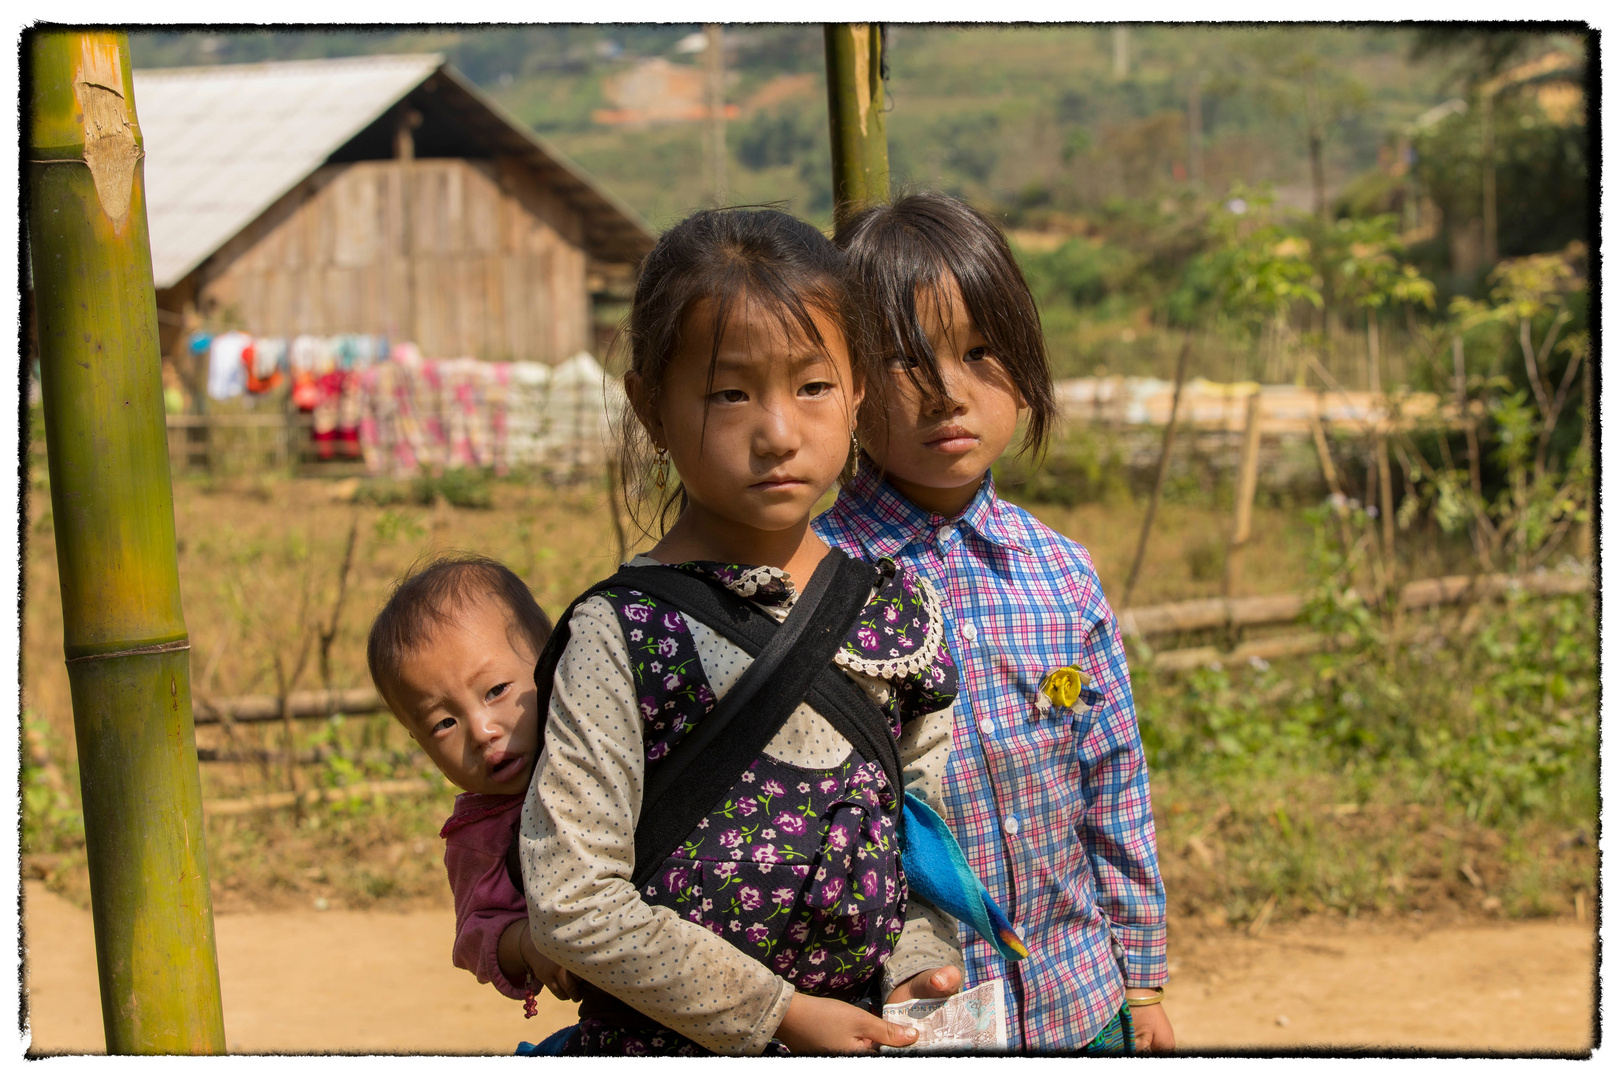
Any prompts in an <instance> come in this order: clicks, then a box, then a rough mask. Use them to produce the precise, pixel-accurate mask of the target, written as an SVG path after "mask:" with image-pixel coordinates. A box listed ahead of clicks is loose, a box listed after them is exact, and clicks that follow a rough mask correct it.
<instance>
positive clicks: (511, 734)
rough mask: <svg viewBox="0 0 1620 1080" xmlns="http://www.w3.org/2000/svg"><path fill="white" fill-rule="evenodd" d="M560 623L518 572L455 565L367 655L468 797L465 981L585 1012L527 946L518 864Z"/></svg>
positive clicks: (460, 864) (426, 584) (457, 852)
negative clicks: (538, 668) (545, 666)
mask: <svg viewBox="0 0 1620 1080" xmlns="http://www.w3.org/2000/svg"><path fill="white" fill-rule="evenodd" d="M550 635H551V620H550V619H548V618H546V614H545V612H543V611H541V610H540V606H539V605H538V604H536V603H535V601H534V596H533V595H532V594H531V593H530V592H529V588H528V586H527V585H525V584H523V582H522V580H521V579H519V578H518V576H517V575H516V574H514V573H512V571H510V570H508V569H507V568H506V567H505V566H502V565H501V564H500V563H498V562H496V561H495V560H493V559H489V558H485V557H483V556H478V555H454V556H448V557H445V558H441V559H438V560H435V561H434V562H432V563H430V564H428V565H427V566H426V567H424V568H422V569H420V570H416V571H413V572H412V573H411V574H410V575H408V576H407V577H406V578H405V580H404V581H402V582H401V583H400V584H399V586H398V587H397V588H396V589H395V590H394V594H393V595H392V596H391V597H389V599H388V602H387V603H386V604H385V605H384V606H383V609H382V611H381V612H379V613H378V615H377V619H376V622H375V623H373V624H372V627H371V635H370V638H369V640H368V641H367V643H366V662H367V664H368V666H369V667H370V669H371V679H372V682H374V683H375V684H376V686H377V692H378V693H379V694H381V695H382V698H383V700H384V701H385V702H386V703H387V704H388V707H389V709H390V710H392V711H393V714H394V715H395V716H396V717H397V718H398V719H399V721H400V723H401V724H403V725H404V726H405V730H406V731H408V732H410V735H411V738H413V739H415V740H416V742H417V744H418V745H419V746H421V747H422V749H423V750H424V751H425V752H426V753H427V755H428V757H429V758H430V759H431V760H432V761H433V764H434V765H436V766H438V769H439V771H440V772H442V773H443V774H444V776H445V778H446V779H447V780H449V781H450V782H451V783H452V784H455V785H456V786H457V787H459V788H461V789H462V791H463V794H461V795H458V796H456V803H455V810H454V812H453V813H452V814H451V815H450V819H449V820H448V821H446V822H445V823H444V828H443V829H442V830H440V833H439V835H440V836H442V837H443V838H444V840H445V850H444V865H445V869H446V870H447V871H448V872H449V875H450V890H451V892H452V893H453V894H454V897H455V906H456V942H455V947H454V950H453V952H452V959H453V961H454V963H455V965H456V966H457V967H459V968H465V969H466V970H468V971H471V972H472V973H473V974H474V975H476V976H478V980H479V981H480V982H487V983H491V984H493V985H494V986H495V988H496V989H497V990H499V991H500V992H501V993H502V994H504V995H506V996H507V997H510V998H514V999H516V1000H520V1001H527V1003H528V1006H529V1014H530V1015H533V1007H534V1003H533V996H532V995H533V989H534V987H535V986H536V985H537V984H538V985H544V986H545V987H547V988H549V989H550V990H551V991H552V993H554V994H556V995H557V996H558V997H559V998H577V996H578V993H579V991H578V985H577V982H576V980H574V978H573V977H572V976H571V975H570V974H569V973H568V972H566V971H564V970H562V969H561V968H560V967H558V966H557V965H556V964H555V963H553V962H551V961H550V960H548V959H546V957H545V956H544V955H542V954H541V953H540V952H539V951H538V950H536V949H535V947H534V943H533V941H532V939H531V938H530V935H529V934H528V933H527V927H528V905H527V903H526V901H525V900H524V897H523V889H522V883H521V881H513V879H512V875H511V874H510V873H509V871H508V870H507V866H506V854H507V851H508V849H510V848H511V846H512V839H513V837H514V836H515V835H516V833H517V827H518V817H519V815H520V814H521V813H522V810H523V798H524V795H525V793H526V792H527V791H528V788H529V778H530V776H531V775H532V774H533V772H534V763H535V759H536V757H537V756H538V754H539V751H540V742H541V728H540V723H541V717H542V715H543V712H542V708H541V705H540V703H539V702H538V701H537V700H536V693H535V681H534V666H535V661H536V659H537V658H538V657H539V655H540V650H541V649H542V648H543V647H544V646H545V643H546V638H548V637H549V636H550Z"/></svg>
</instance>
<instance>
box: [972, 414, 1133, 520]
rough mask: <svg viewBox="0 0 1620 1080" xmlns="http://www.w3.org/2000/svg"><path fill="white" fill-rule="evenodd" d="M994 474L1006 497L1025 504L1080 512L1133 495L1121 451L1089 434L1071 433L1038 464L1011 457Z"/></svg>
mask: <svg viewBox="0 0 1620 1080" xmlns="http://www.w3.org/2000/svg"><path fill="white" fill-rule="evenodd" d="M994 472H995V480H996V486H997V488H998V489H999V490H1000V491H1001V493H1002V494H1005V495H1009V496H1011V497H1013V498H1015V499H1018V500H1019V501H1022V502H1032V503H1046V504H1049V505H1053V506H1080V505H1082V504H1084V503H1096V502H1106V501H1109V500H1112V499H1116V498H1120V497H1123V496H1125V495H1128V494H1129V486H1128V484H1127V480H1126V469H1125V462H1124V459H1123V458H1122V456H1121V454H1120V450H1119V447H1118V446H1117V445H1116V444H1115V443H1113V442H1110V441H1108V440H1107V439H1105V438H1103V437H1102V436H1100V435H1099V434H1097V433H1096V432H1094V431H1092V430H1091V429H1089V428H1075V429H1073V430H1071V431H1070V432H1069V433H1068V434H1067V436H1066V437H1065V438H1064V439H1063V440H1062V441H1061V442H1054V443H1053V444H1052V445H1051V447H1050V448H1049V449H1048V450H1047V452H1046V455H1045V456H1044V457H1043V458H1042V459H1041V460H1040V461H1038V462H1031V461H1029V460H1028V459H1026V458H1016V459H1015V458H1012V457H1010V456H1009V457H1006V458H1003V459H1002V460H1001V461H999V462H997V463H996V465H995V467H994Z"/></svg>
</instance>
